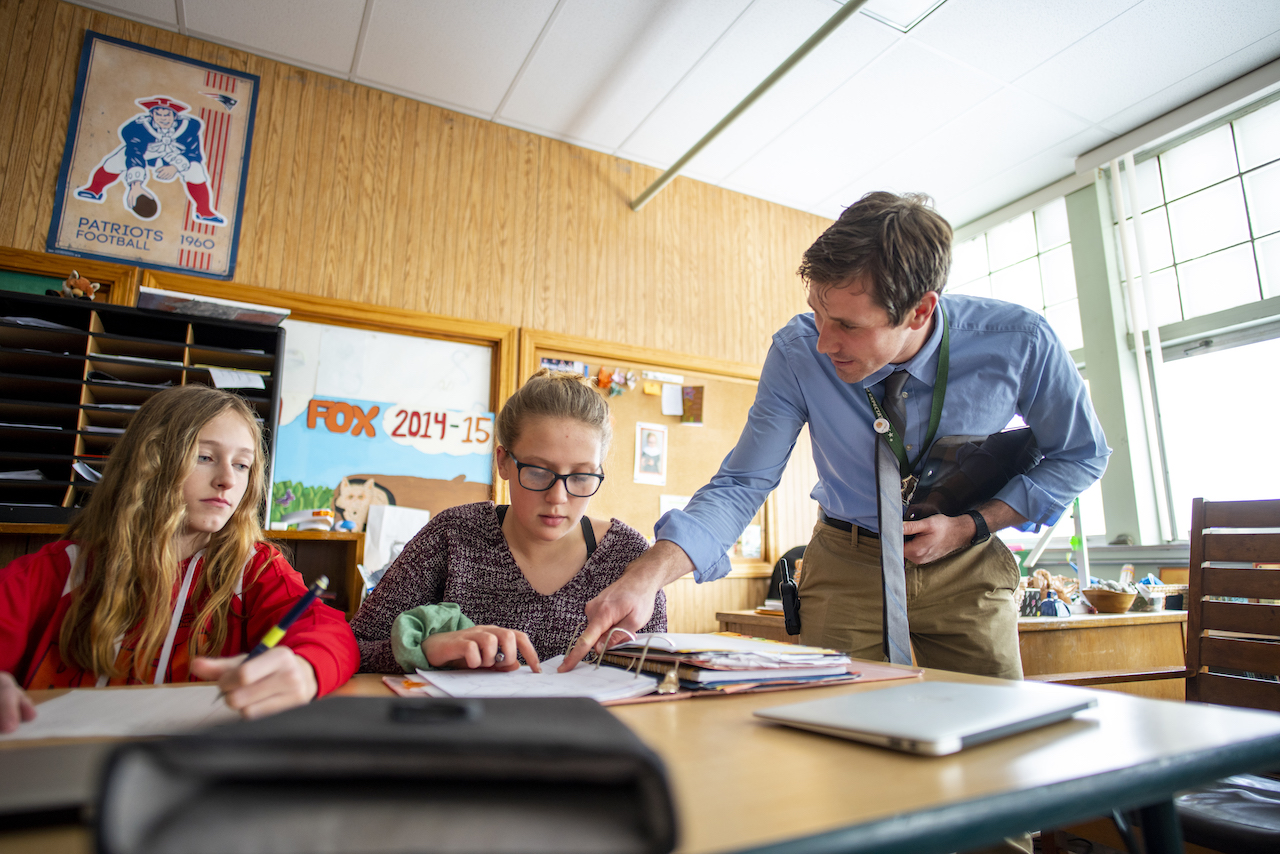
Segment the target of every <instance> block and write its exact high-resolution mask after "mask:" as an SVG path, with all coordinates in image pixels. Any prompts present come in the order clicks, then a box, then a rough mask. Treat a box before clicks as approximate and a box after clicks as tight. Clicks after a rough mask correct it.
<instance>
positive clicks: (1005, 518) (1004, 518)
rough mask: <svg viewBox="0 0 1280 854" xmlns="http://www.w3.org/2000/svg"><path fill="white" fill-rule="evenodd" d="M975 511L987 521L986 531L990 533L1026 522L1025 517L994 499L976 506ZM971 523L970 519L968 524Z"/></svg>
mask: <svg viewBox="0 0 1280 854" xmlns="http://www.w3.org/2000/svg"><path fill="white" fill-rule="evenodd" d="M977 510H978V512H979V513H981V514H982V518H983V519H986V520H987V530H988V531H991V532H992V533H995V532H996V531H999V530H1000V529H1001V528H1008V527H1010V526H1011V525H1022V524H1025V523H1026V521H1027V517H1025V516H1023V515H1022V514H1021V513H1019V512H1018V511H1017V510H1014V509H1013V508H1012V507H1010V506H1009V505H1008V504H1005V503H1004V502H1003V501H1000V500H998V499H994V498H993V499H992V500H990V501H987V502H985V503H983V504H980V505H978V508H977ZM972 521H973V520H972V519H970V522H972ZM975 528H976V526H975Z"/></svg>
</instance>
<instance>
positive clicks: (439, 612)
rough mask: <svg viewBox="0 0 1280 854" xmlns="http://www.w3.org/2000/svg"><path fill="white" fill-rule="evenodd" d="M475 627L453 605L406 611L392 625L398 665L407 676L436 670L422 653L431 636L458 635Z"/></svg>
mask: <svg viewBox="0 0 1280 854" xmlns="http://www.w3.org/2000/svg"><path fill="white" fill-rule="evenodd" d="M474 625H475V623H473V622H471V620H469V619H468V618H467V615H466V614H464V613H462V609H461V608H459V607H458V606H457V605H455V604H454V603H453V602H439V603H437V604H434V605H419V606H418V607H416V608H414V609H413V610H412V611H405V612H404V613H403V614H401V615H400V616H398V617H396V620H395V622H394V623H392V624H391V652H392V654H394V655H395V657H396V663H398V664H399V665H400V666H401V667H402V668H404V672H405V673H413V672H415V671H417V670H434V669H435V668H433V667H432V666H431V665H430V664H429V663H427V656H426V654H425V653H424V652H423V651H422V642H423V641H424V640H426V639H427V637H428V636H430V635H434V634H439V633H440V632H457V631H461V630H462V629H469V628H471V627H472V626H474Z"/></svg>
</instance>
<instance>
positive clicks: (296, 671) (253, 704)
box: [191, 575, 329, 718]
mask: <svg viewBox="0 0 1280 854" xmlns="http://www.w3.org/2000/svg"><path fill="white" fill-rule="evenodd" d="M328 585H329V579H328V578H326V577H325V576H323V575H322V576H320V578H318V579H317V580H316V582H315V583H314V584H312V585H311V587H310V588H308V590H307V592H306V595H304V596H303V597H302V598H300V599H299V600H298V601H297V602H295V603H294V605H293V607H292V608H290V609H289V611H288V612H287V613H286V614H285V615H284V617H282V618H281V619H280V622H278V623H276V625H275V626H273V627H272V628H271V629H269V630H268V631H267V633H266V634H264V635H263V637H262V641H261V642H260V643H259V644H258V645H257V646H256V647H254V648H253V650H252V651H250V652H249V653H248V654H247V655H237V656H234V657H231V658H197V659H196V660H195V661H193V662H191V672H192V673H193V674H194V675H196V676H198V677H200V678H201V679H207V680H209V681H211V682H213V681H216V682H217V683H218V685H219V687H221V689H222V693H221V694H220V695H219V697H220V698H221V699H225V700H226V703H227V705H228V706H230V707H231V708H233V709H235V710H236V711H238V712H239V713H240V714H241V715H243V716H244V717H246V718H257V717H262V716H263V715H269V714H273V713H275V712H279V711H283V710H284V709H288V708H292V707H293V706H300V705H302V704H304V703H307V702H309V701H310V700H311V699H312V698H313V697H315V695H316V691H317V690H318V686H317V684H316V676H315V671H314V670H313V669H312V667H311V665H310V663H308V662H307V660H306V659H305V658H303V657H302V656H300V655H297V654H295V653H294V652H293V650H291V649H289V647H287V646H279V645H278V644H279V643H280V641H281V639H283V638H284V636H285V633H286V632H287V631H288V630H289V627H290V626H292V625H293V623H294V622H295V621H296V620H297V619H298V618H299V617H300V616H302V615H303V614H304V613H305V612H306V610H307V608H309V607H311V605H312V603H313V602H315V600H316V597H317V596H319V595H320V592H321V591H322V590H325V589H326V588H327V587H328Z"/></svg>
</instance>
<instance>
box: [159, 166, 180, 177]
mask: <svg viewBox="0 0 1280 854" xmlns="http://www.w3.org/2000/svg"><path fill="white" fill-rule="evenodd" d="M177 174H178V167H177V166H170V165H169V164H168V163H166V164H165V165H163V166H157V167H156V178H158V179H160V180H161V181H172V180H173V176H174V175H177Z"/></svg>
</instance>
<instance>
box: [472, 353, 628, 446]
mask: <svg viewBox="0 0 1280 854" xmlns="http://www.w3.org/2000/svg"><path fill="white" fill-rule="evenodd" d="M537 416H547V417H550V418H572V419H573V420H574V421H578V422H581V423H583V424H586V425H587V426H588V427H594V428H595V429H596V430H597V431H599V433H600V459H602V460H603V459H604V458H605V456H607V455H608V453H609V443H610V442H611V441H613V425H612V423H611V420H610V418H609V404H608V402H607V401H606V400H605V399H604V396H603V395H601V394H600V392H598V391H596V390H595V389H594V388H592V387H591V386H590V385H588V384H587V380H586V378H585V377H583V376H582V374H573V373H569V372H567V371H552V370H549V369H547V368H542V369H541V370H539V371H538V372H537V373H536V374H534V375H533V376H531V377H529V379H528V380H527V381H525V384H524V385H522V386H520V388H519V389H517V390H516V393H515V394H513V395H511V397H509V398H507V402H506V403H504V404H503V405H502V411H501V412H499V413H498V420H497V422H496V423H495V424H494V435H495V437H496V438H497V440H498V444H499V445H501V446H502V447H504V448H507V449H508V450H510V448H511V446H512V445H514V444H515V443H516V442H517V441H519V439H520V433H521V431H522V430H523V429H524V425H525V424H527V423H528V421H529V419H530V418H535V417H537Z"/></svg>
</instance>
